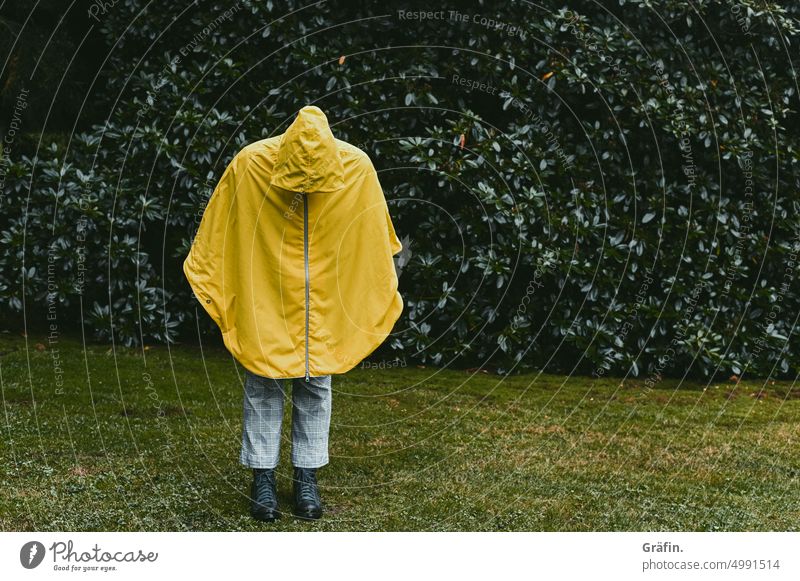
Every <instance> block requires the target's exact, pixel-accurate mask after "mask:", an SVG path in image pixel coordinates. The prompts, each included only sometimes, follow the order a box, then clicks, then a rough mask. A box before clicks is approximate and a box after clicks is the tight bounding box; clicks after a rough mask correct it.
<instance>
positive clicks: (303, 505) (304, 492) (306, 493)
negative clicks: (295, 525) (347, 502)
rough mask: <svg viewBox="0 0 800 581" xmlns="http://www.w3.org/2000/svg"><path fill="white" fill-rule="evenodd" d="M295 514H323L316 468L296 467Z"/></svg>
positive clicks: (304, 515) (303, 516)
mask: <svg viewBox="0 0 800 581" xmlns="http://www.w3.org/2000/svg"><path fill="white" fill-rule="evenodd" d="M293 488H294V514H295V515H297V516H299V517H300V518H306V519H318V518H320V517H321V516H322V500H321V499H320V497H319V488H317V469H316V468H298V467H296V466H295V468H294V486H293Z"/></svg>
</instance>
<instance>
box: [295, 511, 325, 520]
mask: <svg viewBox="0 0 800 581" xmlns="http://www.w3.org/2000/svg"><path fill="white" fill-rule="evenodd" d="M292 514H294V516H296V517H297V518H301V519H303V520H319V519H321V518H322V512H321V511H320V512H297V511H294V512H293V513H292Z"/></svg>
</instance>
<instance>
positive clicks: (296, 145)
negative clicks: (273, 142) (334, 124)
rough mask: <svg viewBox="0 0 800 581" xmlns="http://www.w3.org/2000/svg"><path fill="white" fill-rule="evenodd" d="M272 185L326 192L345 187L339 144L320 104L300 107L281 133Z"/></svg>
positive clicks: (302, 190) (300, 190) (301, 190)
mask: <svg viewBox="0 0 800 581" xmlns="http://www.w3.org/2000/svg"><path fill="white" fill-rule="evenodd" d="M272 186H274V187H278V188H283V189H284V190H291V191H295V192H318V193H329V192H335V191H338V190H341V189H342V188H343V187H344V167H343V165H342V160H341V158H340V156H339V147H338V146H337V145H336V139H335V138H334V137H333V133H332V132H331V128H330V126H329V125H328V118H327V117H325V113H323V112H322V110H321V109H320V108H319V107H314V106H307V107H303V108H302V109H301V110H300V112H299V113H298V114H297V117H296V118H295V120H294V122H293V123H292V124H291V125H290V126H289V128H288V129H287V130H286V132H285V133H284V134H283V135H282V136H281V139H280V143H279V146H278V157H277V160H276V162H275V169H274V173H273V175H272Z"/></svg>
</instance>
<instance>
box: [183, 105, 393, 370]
mask: <svg viewBox="0 0 800 581" xmlns="http://www.w3.org/2000/svg"><path fill="white" fill-rule="evenodd" d="M401 249H402V246H401V244H400V241H399V240H398V238H397V235H396V234H395V231H394V227H393V225H392V220H391V218H390V217H389V210H388V208H387V205H386V199H385V198H384V196H383V191H382V190H381V186H380V183H379V182H378V176H377V174H376V173H375V168H374V167H373V165H372V162H371V161H370V159H369V157H368V156H367V155H366V154H365V153H364V152H362V151H361V150H360V149H358V148H356V147H354V146H352V145H350V144H349V143H346V142H344V141H341V140H339V139H336V138H334V136H333V134H332V133H331V130H330V127H329V126H328V120H327V118H326V117H325V114H324V113H323V112H322V111H321V110H320V109H319V108H318V107H313V106H309V107H303V108H302V109H301V110H300V112H299V113H298V114H297V117H296V119H295V120H294V121H293V122H292V124H291V125H290V126H289V128H288V129H287V130H286V132H285V133H283V134H282V135H279V136H277V137H271V138H268V139H263V140H261V141H257V142H255V143H252V144H250V145H248V146H247V147H245V148H243V149H242V150H241V151H240V152H239V153H238V154H237V155H236V157H235V158H234V159H233V160H232V161H231V163H230V164H229V165H228V167H227V168H226V170H225V172H224V173H223V175H222V178H221V179H220V181H219V183H218V185H217V187H216V189H215V190H214V193H213V194H212V196H211V199H210V200H209V202H208V205H207V207H206V209H205V212H204V214H203V218H202V220H201V222H200V227H199V228H198V231H197V235H196V236H195V239H194V241H193V243H192V248H191V251H190V252H189V255H188V256H187V257H186V260H185V261H184V263H183V271H184V273H185V274H186V278H187V279H188V280H189V283H190V285H191V287H192V290H193V291H194V294H195V296H196V297H197V299H198V300H199V301H200V304H202V305H203V307H204V308H205V310H206V311H207V312H208V314H209V315H210V316H211V318H212V319H214V321H215V322H216V323H217V325H218V326H219V328H220V330H221V331H222V337H223V340H224V342H225V346H226V347H227V348H228V350H229V351H230V352H231V354H232V355H233V356H234V357H235V358H236V359H237V360H238V361H239V362H240V363H241V364H242V365H243V366H244V367H245V368H247V369H249V370H250V371H252V372H253V373H255V374H258V375H262V376H265V377H273V378H289V377H306V378H307V377H309V376H319V375H328V374H335V373H344V372H346V371H348V370H349V369H352V368H353V367H355V366H356V365H358V363H360V362H361V360H362V359H364V358H365V357H366V356H367V355H369V354H370V353H371V352H372V351H374V350H375V348H377V347H378V346H379V345H380V344H381V343H382V342H383V341H384V340H385V339H386V337H387V336H388V334H389V332H390V331H391V329H392V327H393V326H394V324H395V322H396V321H397V319H398V317H399V316H400V313H401V311H402V310H403V300H402V298H401V297H400V293H399V292H398V291H397V273H396V272H395V268H394V262H393V259H392V256H393V255H394V254H397V253H398V252H400V250H401Z"/></svg>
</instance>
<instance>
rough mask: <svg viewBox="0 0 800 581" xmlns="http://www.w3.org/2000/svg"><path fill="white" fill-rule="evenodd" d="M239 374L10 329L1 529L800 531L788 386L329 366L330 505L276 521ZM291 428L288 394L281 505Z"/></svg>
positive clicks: (287, 493)
mask: <svg viewBox="0 0 800 581" xmlns="http://www.w3.org/2000/svg"><path fill="white" fill-rule="evenodd" d="M243 380H244V378H243V375H242V368H241V367H240V366H238V365H237V364H236V363H235V362H234V361H233V359H232V358H231V357H230V355H229V354H228V353H227V352H226V351H225V350H224V349H221V348H219V347H207V346H204V347H203V348H202V349H201V348H200V347H196V346H178V347H175V346H173V347H169V348H168V347H166V346H157V347H151V348H147V349H146V350H144V351H143V350H141V349H128V348H120V347H116V348H111V347H110V346H98V345H87V346H84V345H82V344H81V343H80V342H79V341H76V340H72V339H64V338H62V339H60V340H59V341H58V342H57V343H55V344H49V343H48V342H47V340H46V338H45V337H43V336H40V337H33V336H29V337H27V338H23V337H14V336H11V335H10V334H4V335H2V336H0V381H1V383H2V405H3V415H2V420H1V422H2V430H3V446H2V448H0V462H2V473H1V475H0V480H1V481H0V485H1V486H2V490H3V494H2V495H0V530H6V531H9V530H46V531H50V530H76V531H89V530H122V531H128V530H178V531H180V530H205V531H227V530H245V531H249V530H369V531H372V530H374V531H381V530H426V531H427V530H547V531H587V530H615V531H616V530H792V531H796V530H798V529H800V526H799V523H800V495H798V490H800V487H798V475H800V455H799V454H798V451H799V450H800V446H798V436H799V434H798V431H799V428H798V425H800V422H798V420H799V419H800V388H798V387H797V386H794V385H792V384H790V383H786V382H778V381H776V382H772V381H767V382H764V381H757V380H752V381H740V382H738V383H737V382H734V381H725V382H719V383H711V384H708V385H705V384H700V383H693V382H683V383H679V382H678V381H676V380H667V379H665V380H663V381H661V382H659V383H658V384H657V385H656V387H655V388H654V389H645V388H644V381H643V379H642V378H639V379H630V380H626V381H624V382H623V381H621V380H619V379H613V378H606V379H601V380H593V379H591V378H583V377H569V378H565V377H560V376H553V375H544V374H541V375H537V374H530V375H523V376H511V377H502V376H498V375H492V374H489V373H483V372H465V371H459V370H450V369H436V368H430V367H427V368H417V367H405V368H390V369H384V370H376V369H365V368H359V369H356V370H353V371H352V372H350V373H348V374H346V375H344V376H336V377H335V378H334V383H333V385H334V390H335V392H334V396H333V421H332V428H331V446H330V453H331V462H330V464H329V465H328V466H326V467H324V468H322V469H321V470H320V472H319V481H320V485H321V492H322V496H323V501H324V503H325V508H326V514H325V516H324V517H323V519H322V520H321V521H319V522H316V523H308V522H304V521H299V520H296V519H294V518H293V517H291V516H290V515H288V514H287V515H286V516H285V518H283V519H282V520H280V521H279V522H277V523H272V524H267V523H259V522H256V521H253V520H251V518H250V516H249V514H248V499H247V497H246V494H247V493H248V490H249V483H250V479H251V473H250V470H249V469H247V468H245V467H244V466H242V465H240V464H239V462H238V457H239V446H240V438H241V425H242V424H241V422H242V419H241V414H242V382H243ZM287 398H288V396H287ZM290 426H291V405H290V403H289V401H287V402H286V408H285V414H284V426H283V430H284V431H283V447H282V451H281V464H280V467H279V480H278V486H279V493H280V496H281V504H282V508H283V509H285V510H286V511H287V512H288V511H289V510H290V506H291V480H290V478H291V463H290V449H291V448H290V446H291V442H290V440H289V437H290Z"/></svg>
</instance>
